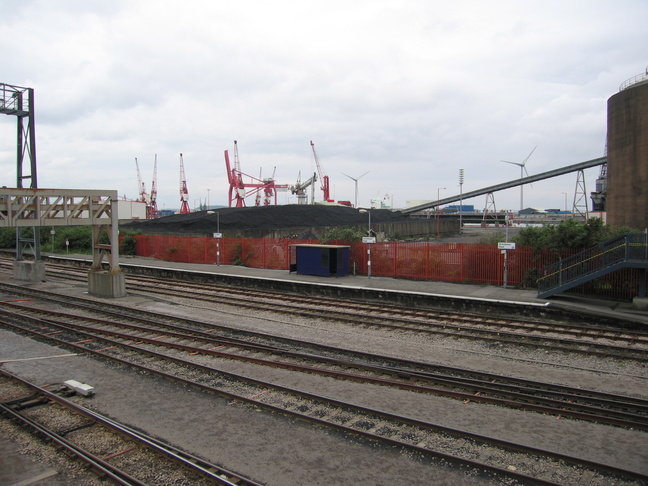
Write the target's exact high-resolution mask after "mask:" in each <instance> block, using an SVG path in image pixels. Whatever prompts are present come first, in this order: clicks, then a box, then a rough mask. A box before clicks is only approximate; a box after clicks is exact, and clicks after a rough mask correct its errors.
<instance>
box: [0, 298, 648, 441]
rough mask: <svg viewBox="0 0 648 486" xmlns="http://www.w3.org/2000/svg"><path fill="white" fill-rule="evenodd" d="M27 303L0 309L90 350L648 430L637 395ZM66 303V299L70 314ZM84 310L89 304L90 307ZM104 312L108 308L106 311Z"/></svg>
mask: <svg viewBox="0 0 648 486" xmlns="http://www.w3.org/2000/svg"><path fill="white" fill-rule="evenodd" d="M26 304H27V303H26V302H21V303H19V302H4V303H2V304H0V306H1V307H0V315H3V316H4V317H5V320H6V321H11V320H12V319H17V318H18V316H22V317H29V318H30V319H31V320H32V322H35V326H34V327H32V329H33V330H35V331H38V330H40V329H42V328H43V325H47V326H48V327H49V329H50V330H49V331H48V332H47V333H46V334H49V333H57V334H60V333H63V332H65V331H68V332H71V333H73V335H74V336H75V337H73V338H72V342H74V343H77V342H81V341H82V340H84V339H85V340H87V341H86V342H88V346H89V347H90V348H91V349H92V348H93V347H94V346H95V344H96V343H95V342H94V341H93V340H94V339H95V338H102V339H103V340H105V341H108V340H110V344H109V345H111V346H115V347H118V346H119V345H120V344H124V343H127V344H130V343H133V342H135V343H137V345H138V346H142V347H143V349H150V350H153V349H156V348H157V349H160V348H166V350H165V352H166V353H171V352H173V353H174V354H175V355H179V354H182V355H183V356H184V355H186V354H187V353H188V354H189V356H201V357H205V356H211V357H213V358H215V359H231V360H238V361H245V362H249V363H254V364H257V365H264V366H270V367H274V368H282V369H288V370H292V371H300V372H303V373H311V374H318V375H324V376H329V377H335V378H338V379H344V380H352V381H355V382H361V383H372V384H378V385H382V386H388V387H394V388H399V389H404V390H409V391H413V392H418V393H427V394H433V395H437V396H446V397H452V398H455V399H459V400H462V401H466V400H468V401H474V402H482V403H490V404H494V405H500V406H507V407H512V408H518V409H524V410H530V411H535V412H539V413H547V414H554V415H556V416H562V417H571V418H576V419H581V420H588V421H592V422H597V423H606V424H610V425H616V426H621V427H626V428H630V429H640V430H648V400H644V399H640V398H633V397H622V396H616V395H611V394H606V393H600V392H595V391H590V390H583V389H575V388H570V387H566V386H557V385H551V384H548V383H538V382H533V381H529V380H521V379H513V378H511V377H507V376H503V375H495V374H492V373H478V372H475V371H469V370H463V369H459V368H443V367H439V366H432V365H428V364H425V363H421V362H412V361H406V360H396V359H393V358H390V357H388V356H380V355H370V354H366V353H357V352H350V351H346V352H345V351H344V350H340V349H336V348H329V347H325V346H321V345H316V344H314V343H306V342H299V341H293V340H286V339H282V338H278V337H272V336H267V335H263V334H258V333H257V334H254V333H245V334H244V335H243V336H241V337H240V338H236V337H233V336H232V334H233V332H232V330H230V331H229V335H219V332H218V330H217V329H215V328H214V327H212V326H211V325H210V324H209V323H206V322H201V321H195V320H184V322H183V324H182V325H178V323H177V322H176V323H174V324H171V323H169V322H168V321H169V319H168V317H167V316H164V315H161V314H154V313H147V317H146V318H144V317H143V316H142V317H139V318H137V319H136V318H134V317H132V316H130V314H131V312H130V310H129V312H127V313H123V312H120V310H121V309H119V308H118V307H115V309H113V310H112V311H110V312H109V317H110V318H111V319H106V318H105V317H102V318H94V317H89V316H87V315H77V314H72V315H70V314H69V313H67V312H57V311H54V310H53V309H51V308H46V309H43V308H37V307H32V306H28V305H26ZM102 306H103V307H105V305H103V304H102ZM69 307H70V306H69V304H68V312H69ZM78 308H79V307H78ZM81 308H84V309H87V306H82V307H81ZM94 312H96V310H95V311H94ZM102 313H104V314H105V313H106V311H105V309H104V310H103V311H102ZM118 318H119V320H117V319H118ZM26 330H29V329H26ZM234 334H236V333H234ZM77 335H78V337H76V336H77ZM252 341H256V342H254V343H253V342H252Z"/></svg>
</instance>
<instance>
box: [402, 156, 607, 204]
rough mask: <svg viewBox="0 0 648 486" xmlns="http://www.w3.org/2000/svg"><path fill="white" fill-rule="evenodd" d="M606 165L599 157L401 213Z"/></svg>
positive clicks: (605, 158)
mask: <svg viewBox="0 0 648 486" xmlns="http://www.w3.org/2000/svg"><path fill="white" fill-rule="evenodd" d="M606 163H607V157H600V158H598V159H592V160H588V161H586V162H580V163H578V164H573V165H568V166H566V167H562V168H560V169H554V170H550V171H548V172H541V173H540V174H536V175H532V176H527V177H523V178H521V179H515V180H513V181H509V182H503V183H501V184H496V185H494V186H490V187H484V188H483V189H478V190H476V191H471V192H466V193H465V194H457V195H456V196H450V197H446V198H443V199H439V200H438V201H432V202H429V203H425V204H420V205H418V206H413V207H411V208H407V209H403V210H402V212H403V213H405V214H409V213H415V212H417V211H423V210H424V209H430V208H436V207H438V206H443V205H444V204H450V203H453V202H457V201H461V200H466V199H470V198H473V197H477V196H483V195H484V194H489V193H491V192H497V191H503V190H504V189H510V188H512V187H517V186H521V185H524V184H530V183H532V182H537V181H542V180H545V179H551V178H552V177H558V176H561V175H565V174H569V173H571V172H578V171H580V170H584V169H589V168H591V167H596V166H598V165H603V164H606Z"/></svg>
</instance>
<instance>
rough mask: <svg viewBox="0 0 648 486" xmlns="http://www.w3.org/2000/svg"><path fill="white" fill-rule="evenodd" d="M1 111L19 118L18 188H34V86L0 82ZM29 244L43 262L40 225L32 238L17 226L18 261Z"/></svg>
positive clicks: (21, 258) (35, 179) (35, 171)
mask: <svg viewBox="0 0 648 486" xmlns="http://www.w3.org/2000/svg"><path fill="white" fill-rule="evenodd" d="M0 113H3V114H5V115H10V116H15V117H16V120H17V130H16V134H17V143H16V147H17V158H16V187H17V188H23V187H29V188H30V189H35V188H37V187H38V181H37V170H36V131H35V124H34V89H33V88H25V87H22V86H14V85H11V84H5V83H0ZM26 162H28V164H26ZM30 246H31V247H32V250H33V252H34V258H35V259H36V261H40V260H41V251H40V228H39V227H38V226H36V227H34V228H33V232H32V236H30V237H25V236H23V232H22V229H21V228H20V227H18V228H16V260H18V261H21V260H23V255H24V250H25V249H26V248H28V247H30Z"/></svg>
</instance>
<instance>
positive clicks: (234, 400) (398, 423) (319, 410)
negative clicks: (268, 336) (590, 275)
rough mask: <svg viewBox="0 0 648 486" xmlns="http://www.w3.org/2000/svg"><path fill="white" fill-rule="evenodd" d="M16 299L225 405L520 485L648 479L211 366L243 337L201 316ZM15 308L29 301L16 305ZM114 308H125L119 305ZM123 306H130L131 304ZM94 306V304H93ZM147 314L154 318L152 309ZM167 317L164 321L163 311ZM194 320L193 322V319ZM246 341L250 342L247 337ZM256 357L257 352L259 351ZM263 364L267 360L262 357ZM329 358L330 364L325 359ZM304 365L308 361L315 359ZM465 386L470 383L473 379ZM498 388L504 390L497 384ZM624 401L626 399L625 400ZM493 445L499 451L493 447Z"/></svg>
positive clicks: (88, 347) (66, 331) (79, 342)
mask: <svg viewBox="0 0 648 486" xmlns="http://www.w3.org/2000/svg"><path fill="white" fill-rule="evenodd" d="M75 300H77V299H75ZM100 304H101V306H103V307H104V308H107V307H113V306H112V305H110V306H109V305H108V304H107V303H106V302H105V301H102V302H100ZM18 305H19V304H18V303H13V304H9V305H4V306H3V307H4V308H6V307H13V308H14V310H13V311H11V312H6V311H7V309H5V313H4V316H3V319H2V320H3V322H4V323H5V326H7V325H10V326H14V328H16V329H18V328H19V329H20V330H21V332H29V333H30V334H31V335H33V336H38V337H39V338H41V339H48V340H51V341H53V342H55V343H57V344H58V345H62V346H65V347H69V348H73V349H75V350H77V351H78V352H82V353H84V354H92V355H94V356H97V357H102V358H104V359H109V360H112V361H115V362H119V363H121V364H125V365H128V366H130V367H132V368H135V369H137V370H139V371H145V372H147V373H152V374H156V375H158V376H162V377H164V378H167V379H173V380H178V381H181V382H182V383H183V384H191V385H192V386H194V387H199V388H200V389H202V390H205V391H209V392H211V393H215V394H217V395H219V396H220V397H223V398H225V399H226V400H227V403H229V404H230V405H235V404H241V405H242V406H249V407H253V408H254V409H263V410H268V411H271V412H274V413H276V412H280V413H282V414H289V415H293V416H296V417H299V418H300V419H305V420H309V421H312V422H315V423H317V424H318V425H322V426H326V427H333V428H336V429H337V430H340V431H343V432H344V433H347V434H352V435H356V436H361V437H363V438H365V439H367V440H371V441H378V442H381V443H386V444H390V445H392V446H398V447H403V448H406V449H407V450H409V451H410V452H411V453H414V454H418V455H421V456H424V457H427V458H429V460H433V461H437V462H440V463H452V464H455V465H457V464H458V465H461V466H463V467H470V468H473V469H474V470H475V471H478V473H479V474H484V475H486V476H489V477H501V478H506V480H507V481H509V480H511V479H513V480H515V481H517V482H518V483H519V484H579V482H580V481H581V479H582V478H583V477H585V476H586V477H596V478H597V480H600V482H601V483H602V484H641V483H642V482H644V481H646V480H648V477H645V476H643V475H641V474H637V473H634V472H632V471H623V470H620V469H617V468H614V467H610V466H607V465H605V464H600V463H599V464H597V463H593V462H591V461H586V460H582V459H579V458H575V457H569V456H566V455H560V454H555V453H553V452H551V451H546V450H539V449H536V448H531V447H526V446H522V445H520V444H515V443H510V442H505V441H502V440H498V439H494V438H489V437H485V436H479V435H476V434H471V433H468V432H465V431H461V430H456V429H450V428H447V427H441V426H439V425H436V424H433V423H427V422H423V421H420V420H415V419H412V418H409V417H407V416H402V415H398V414H392V413H386V412H383V411H380V410H373V409H369V408H366V407H361V406H357V405H354V404H353V403H349V402H346V401H341V400H335V399H332V398H331V397H325V396H319V395H317V394H314V393H307V392H303V391H299V390H296V389H293V388H290V387H286V386H281V385H277V384H276V383H272V382H268V381H263V380H258V379H251V378H248V377H246V376H242V375H236V374H234V373H228V372H224V371H223V370H219V369H217V368H215V367H214V363H213V361H212V360H213V359H214V358H213V356H214V355H215V353H222V352H223V351H221V349H222V348H220V349H210V348H215V347H219V346H225V347H232V348H234V347H238V349H243V348H241V347H240V344H243V343H237V342H235V341H234V340H231V341H228V340H227V339H226V338H223V337H220V336H214V334H215V331H214V330H213V327H210V326H209V325H208V326H207V327H209V328H208V329H204V327H205V323H199V327H200V326H202V327H203V331H197V330H189V331H187V330H185V331H184V332H183V333H180V332H177V331H172V330H171V328H170V325H169V324H168V322H167V323H164V322H163V323H162V324H163V325H162V326H160V327H159V328H157V329H155V328H153V327H151V326H152V325H151V322H149V323H148V324H147V328H146V329H143V328H142V326H141V324H142V323H140V324H138V327H137V328H135V327H134V325H130V327H128V326H127V325H125V324H124V323H123V322H109V320H108V319H102V320H101V321H99V320H97V321H95V322H94V323H93V324H89V322H86V323H84V324H80V323H79V322H82V321H90V320H91V319H89V318H87V316H80V315H79V314H78V311H75V312H74V314H76V315H73V316H72V317H70V318H69V319H68V320H67V321H66V322H65V323H63V322H54V321H55V318H54V316H53V315H52V314H51V313H50V315H49V317H44V315H43V314H42V312H40V311H42V310H43V309H37V310H34V309H28V308H27V309H21V311H22V310H24V315H19V313H18V312H17V309H18ZM48 306H51V304H48ZM67 306H68V307H70V304H69V303H68V304H67ZM20 307H23V308H24V307H26V306H25V305H24V304H20ZM117 307H121V306H117ZM118 310H119V312H121V311H122V309H118ZM127 310H128V311H132V310H131V309H127ZM93 312H98V311H97V310H94V311H93ZM37 313H39V314H40V317H39V316H37V315H36V314H37ZM60 314H63V313H60ZM149 314H150V313H149ZM62 317H63V316H62V315H59V316H57V317H56V319H60V320H62ZM128 319H131V318H130V317H129V318H128ZM148 319H149V321H150V320H152V319H151V316H150V315H149V317H148ZM166 320H167V321H168V318H167V319H166ZM175 320H177V319H175ZM73 321H76V323H75V322H73ZM186 324H187V322H186V320H185V321H183V326H185V325H186ZM194 325H196V324H195V322H194ZM84 328H85V329H84ZM90 328H92V329H90ZM108 328H112V329H113V330H109V329H108ZM119 328H121V329H120V330H119V331H117V330H116V329H119ZM176 329H177V328H176ZM173 332H177V334H176V335H173V334H172V333H173ZM205 335H207V336H209V337H207V336H205ZM161 336H165V337H161ZM241 337H242V336H241ZM251 337H252V336H250V335H249V333H248V335H247V336H245V337H243V339H240V340H239V341H245V340H249V339H250V338H251ZM229 339H231V338H229ZM196 340H200V341H201V344H200V347H196V346H190V345H188V344H187V343H188V342H191V341H194V342H195V341H196ZM162 342H165V345H166V344H169V345H170V344H173V347H172V348H169V347H166V348H163V351H162V352H160V351H159V349H160V346H161V345H162ZM248 344H250V343H249V341H248ZM292 344H294V342H293V343H292ZM284 346H285V343H284ZM152 347H155V348H157V351H154V350H152V349H150V348H152ZM209 351H213V352H215V353H210V352H209ZM261 351H262V352H263V353H266V354H268V353H269V354H273V355H275V356H276V355H279V356H282V357H284V356H287V355H288V354H289V353H288V351H286V350H285V349H281V348H278V347H275V348H271V347H270V346H269V345H268V344H262V345H257V349H253V350H252V349H250V348H247V349H245V351H244V352H245V353H250V352H252V353H259V352H261ZM232 356H233V355H231V354H229V355H227V356H220V357H219V358H227V359H234V358H233V357H232ZM205 359H206V361H205ZM236 359H239V358H236ZM255 359H259V358H258V356H257V357H256V358H255ZM292 359H297V360H304V359H306V355H305V354H304V355H301V356H299V355H295V354H293V355H292ZM355 359H356V362H355V363H352V366H355V367H356V368H358V367H359V363H358V362H357V361H358V359H359V358H358V357H357V356H356V358H355ZM373 359H384V357H373ZM266 361H268V360H266ZM206 363H207V364H206ZM264 364H265V365H266V366H268V363H267V362H266V363H264ZM328 364H329V365H330V362H329V363H328ZM335 365H336V366H337V367H341V366H342V363H341V361H340V362H338V363H336V364H335ZM419 365H420V364H419ZM291 366H293V367H296V366H297V365H296V364H295V363H292V364H291ZM309 366H311V367H312V366H313V364H312V362H311V364H310V365H309ZM346 366H349V365H348V364H347V365H346ZM390 368H391V369H390ZM368 369H369V367H368V366H367V367H364V368H363V371H365V372H367V370H368ZM330 371H331V370H330V369H329V370H327V373H329V372H330ZM378 372H380V373H382V374H383V375H384V374H389V372H391V374H392V375H394V374H395V375H398V374H402V375H405V371H404V370H403V369H400V368H394V366H393V363H391V364H390V365H389V366H382V368H380V367H379V368H378ZM337 376H340V375H337ZM425 377H426V372H421V371H420V372H419V373H418V374H415V375H411V376H410V377H408V378H407V379H406V381H414V380H420V381H424V378H425ZM374 379H375V378H374ZM392 386H399V387H402V386H404V385H403V382H402V381H401V382H400V384H398V385H392ZM426 386H427V385H426ZM455 386H456V385H455ZM470 386H474V384H473V385H470ZM423 388H424V386H421V387H420V389H419V390H418V391H420V392H423V391H422V390H423ZM499 393H502V391H501V390H500V391H499ZM473 396H474V395H473ZM477 396H479V395H477ZM608 398H609V397H608ZM626 398H627V397H626ZM628 405H629V404H626V406H628ZM635 405H638V404H635ZM604 408H605V407H604ZM493 450H497V451H498V452H497V453H496V454H495V453H493ZM486 456H488V457H489V460H488V461H484V460H483V459H482V460H475V458H483V457H486ZM531 457H533V460H532V461H530V458H531ZM548 471H550V473H549V472H548ZM592 475H593V476H592Z"/></svg>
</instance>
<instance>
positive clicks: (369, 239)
mask: <svg viewBox="0 0 648 486" xmlns="http://www.w3.org/2000/svg"><path fill="white" fill-rule="evenodd" d="M358 212H360V213H367V214H368V215H369V230H368V231H367V238H363V239H362V240H363V243H367V278H371V245H372V244H373V243H375V242H376V239H375V238H374V237H373V236H371V209H360V210H358Z"/></svg>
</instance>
